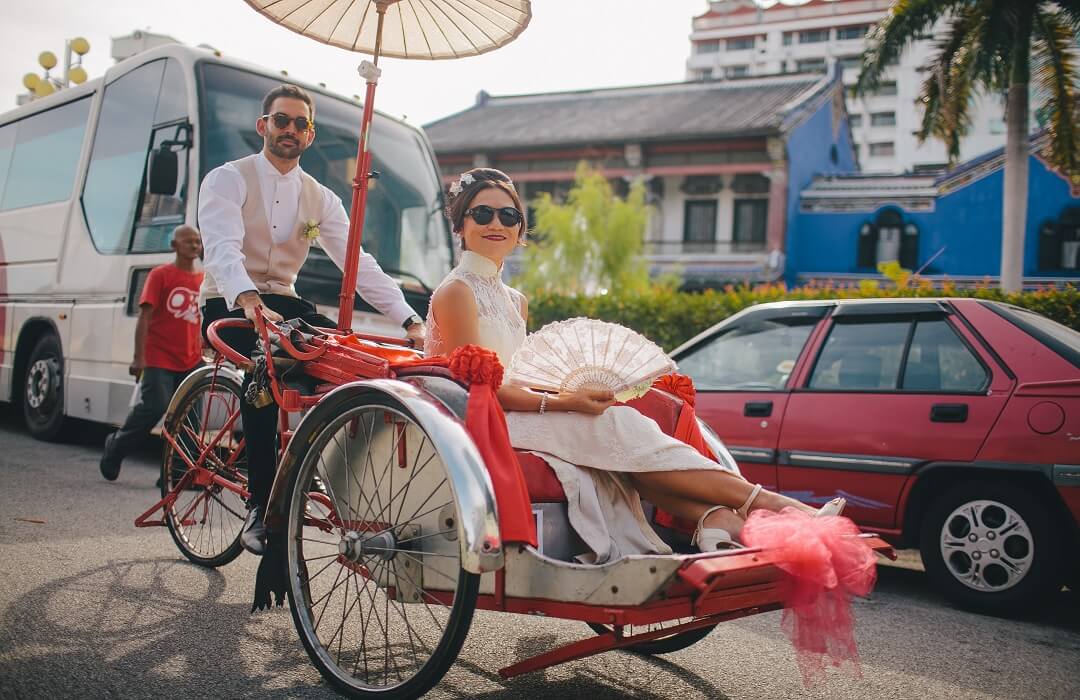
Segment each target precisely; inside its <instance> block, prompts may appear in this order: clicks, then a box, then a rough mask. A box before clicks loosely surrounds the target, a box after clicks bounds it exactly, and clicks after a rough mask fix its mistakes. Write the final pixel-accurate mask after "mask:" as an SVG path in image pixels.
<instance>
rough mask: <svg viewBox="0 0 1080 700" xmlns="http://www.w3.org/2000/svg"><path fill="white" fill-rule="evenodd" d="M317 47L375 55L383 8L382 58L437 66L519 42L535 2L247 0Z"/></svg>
mask: <svg viewBox="0 0 1080 700" xmlns="http://www.w3.org/2000/svg"><path fill="white" fill-rule="evenodd" d="M244 1H245V2H246V3H247V4H248V5H251V7H253V8H254V9H256V10H257V11H258V12H259V13H260V14H262V15H264V16H266V17H268V18H270V19H271V20H273V21H274V22H276V23H277V24H280V25H281V26H283V27H285V28H287V29H290V30H292V31H294V32H296V33H298V34H302V35H304V36H306V37H309V38H311V39H315V40H316V41H320V42H322V43H324V44H330V45H331V46H338V47H340V48H343V49H347V50H349V51H357V52H359V53H366V54H373V55H374V54H375V52H376V45H377V42H376V28H377V26H378V12H377V6H378V5H381V6H383V7H384V8H385V10H386V13H385V19H384V24H383V32H382V42H381V44H379V45H378V54H379V55H380V56H389V57H391V58H415V59H426V60H437V59H444V58H462V57H465V56H476V55H478V54H482V53H486V52H488V51H493V50H494V49H497V48H499V47H500V46H503V45H504V44H508V43H509V42H511V41H513V40H514V39H516V38H517V36H518V35H519V34H521V32H522V31H524V29H525V27H527V26H528V24H529V19H530V17H531V16H532V10H531V7H530V5H531V1H530V0H244Z"/></svg>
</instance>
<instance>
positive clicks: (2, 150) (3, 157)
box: [0, 124, 15, 201]
mask: <svg viewBox="0 0 1080 700" xmlns="http://www.w3.org/2000/svg"><path fill="white" fill-rule="evenodd" d="M14 151H15V125H14V124H8V125H7V126H0V201H3V199H4V182H5V181H6V180H7V174H8V168H9V167H10V166H11V154H12V153H13V152H14Z"/></svg>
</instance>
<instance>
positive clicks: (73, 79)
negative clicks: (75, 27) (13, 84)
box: [19, 36, 90, 104]
mask: <svg viewBox="0 0 1080 700" xmlns="http://www.w3.org/2000/svg"><path fill="white" fill-rule="evenodd" d="M88 51H90V42H89V41H87V40H86V39H84V38H83V37H81V36H77V37H75V38H74V39H68V40H67V41H65V42H64V72H63V75H62V76H61V77H60V78H53V77H51V76H50V75H49V71H50V70H52V69H53V68H56V65H57V63H58V61H57V58H56V54H54V53H53V52H52V51H42V52H41V53H40V54H38V65H40V66H41V67H42V68H44V69H45V75H42V76H39V75H37V74H36V73H27V74H26V75H24V76H23V81H22V82H23V87H25V88H26V89H27V90H28V91H29V94H28V95H25V96H20V98H19V101H20V104H21V103H22V102H23V101H24V100H26V99H34V98H37V97H47V96H49V95H51V94H53V93H54V92H56V91H57V89H61V88H66V87H70V86H71V85H72V84H75V85H79V84H81V83H84V82H86V78H87V75H86V69H85V68H83V67H82V57H83V56H84V55H86V53H87V52H88Z"/></svg>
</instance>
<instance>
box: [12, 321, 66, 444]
mask: <svg viewBox="0 0 1080 700" xmlns="http://www.w3.org/2000/svg"><path fill="white" fill-rule="evenodd" d="M21 395H22V399H21V401H20V403H21V404H22V415H23V420H24V421H25V423H26V429H27V431H28V432H29V433H30V435H32V436H33V437H35V438H37V439H38V440H45V441H49V442H51V441H54V440H56V439H57V438H58V437H59V436H60V430H61V428H63V424H64V355H63V352H62V351H61V349H60V339H59V338H57V337H56V336H55V335H53V334H52V333H48V334H46V335H43V336H42V337H40V338H38V341H37V343H35V344H34V349H33V350H31V351H30V357H29V359H28V360H27V362H26V372H25V373H24V374H23V376H22V382H21Z"/></svg>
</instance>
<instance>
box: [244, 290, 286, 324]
mask: <svg viewBox="0 0 1080 700" xmlns="http://www.w3.org/2000/svg"><path fill="white" fill-rule="evenodd" d="M236 305H237V306H239V307H240V308H242V309H243V310H244V317H245V318H247V320H249V321H251V322H252V323H255V311H256V309H258V308H260V307H261V308H262V315H263V318H264V319H265V320H267V321H271V322H273V323H281V322H282V321H284V320H285V319H284V317H282V315H281V314H279V313H278V312H277V311H274V310H273V309H271V308H270V307H268V306H267V305H266V304H264V303H263V300H262V297H260V296H259V293H258V292H255V291H247V292H240V294H239V295H238V296H237V297H236Z"/></svg>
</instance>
